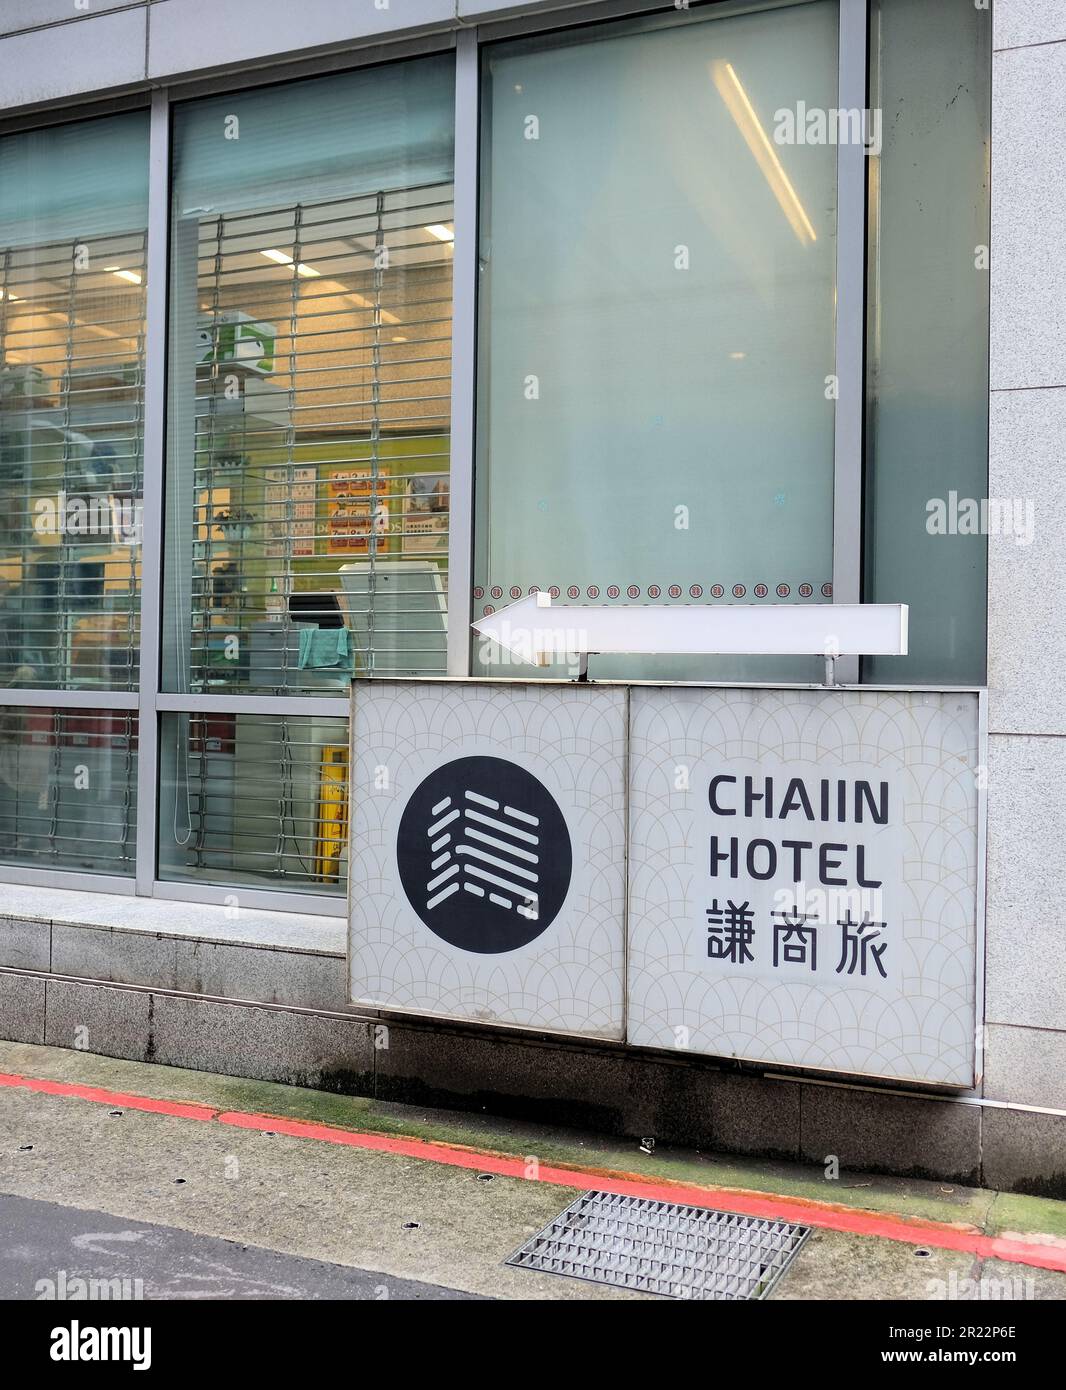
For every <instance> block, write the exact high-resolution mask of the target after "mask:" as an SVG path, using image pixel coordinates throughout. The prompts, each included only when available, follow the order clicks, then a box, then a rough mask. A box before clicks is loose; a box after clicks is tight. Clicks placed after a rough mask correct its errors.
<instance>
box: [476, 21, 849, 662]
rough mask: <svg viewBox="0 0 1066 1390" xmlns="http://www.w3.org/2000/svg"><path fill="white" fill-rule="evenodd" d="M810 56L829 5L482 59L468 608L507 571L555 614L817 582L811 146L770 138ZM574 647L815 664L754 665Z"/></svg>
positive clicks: (750, 599)
mask: <svg viewBox="0 0 1066 1390" xmlns="http://www.w3.org/2000/svg"><path fill="white" fill-rule="evenodd" d="M836 47H837V7H836V5H835V4H832V3H814V4H804V5H797V6H794V7H791V8H774V9H773V11H772V12H767V13H750V14H744V15H739V16H738V15H733V16H730V17H710V18H708V17H706V16H700V17H699V18H698V19H697V18H695V17H694V16H688V17H686V18H684V19H683V20H682V21H681V22H679V23H678V22H674V21H673V20H670V21H662V20H654V21H647V22H640V23H638V24H629V25H626V26H624V27H615V28H611V29H604V28H597V29H594V30H593V29H590V30H586V31H579V32H578V33H576V34H575V35H573V36H571V37H568V38H567V39H566V40H564V41H563V42H562V43H560V41H559V40H558V39H557V38H553V39H537V40H534V41H522V42H520V43H516V44H513V45H506V46H501V47H500V48H498V49H494V50H491V51H490V56H489V59H488V63H487V76H488V83H487V92H486V96H487V100H486V111H487V122H486V132H485V140H484V147H483V161H482V162H483V167H484V169H485V171H486V174H487V178H486V180H485V186H484V200H483V207H482V242H481V256H482V267H483V270H482V282H481V309H482V325H481V338H480V342H481V356H480V364H479V389H480V399H479V410H478V428H479V457H478V469H477V474H476V478H477V494H478V496H477V503H478V522H477V531H476V537H475V581H474V582H475V589H474V611H475V613H476V614H478V615H480V614H482V613H483V612H484V611H485V610H486V609H489V608H494V609H498V608H500V607H502V606H503V605H504V604H506V603H509V602H511V601H512V600H513V599H514V598H515V597H517V596H518V595H520V594H526V593H528V592H529V590H530V589H531V588H532V587H537V588H540V589H553V590H554V591H555V593H556V594H557V596H558V599H559V602H560V603H562V604H565V603H568V602H571V603H573V602H577V601H578V600H580V601H581V602H584V603H587V602H589V601H594V602H598V603H620V604H626V603H642V604H643V603H699V604H711V603H736V602H740V603H794V602H797V601H799V602H822V601H826V600H828V599H829V598H830V597H831V596H832V582H831V581H832V558H833V557H832V522H833V410H834V406H833V400H832V392H831V390H829V389H827V388H828V382H827V378H830V376H831V374H832V373H833V371H834V370H835V367H834V279H835V255H836V250H835V248H836V149H835V147H834V146H833V145H832V144H828V143H822V144H816V143H811V142H807V143H803V144H799V143H796V142H793V143H779V142H778V140H777V138H776V132H777V130H778V127H779V124H780V122H779V118H778V113H779V112H781V111H788V110H791V111H793V112H795V111H796V109H797V106H798V104H799V103H801V102H802V103H805V104H806V107H807V108H822V109H828V108H832V107H834V106H835V104H836V91H837V65H836ZM475 657H476V659H477V662H478V664H479V665H480V666H481V668H482V669H486V670H492V669H493V666H494V663H495V661H496V660H497V659H498V657H499V653H498V651H497V650H495V649H488V650H486V649H482V648H481V647H480V646H478V645H476V646H475ZM593 660H594V663H595V673H596V674H600V675H654V676H665V675H671V676H678V677H682V678H684V677H694V676H695V677H698V676H717V677H719V678H725V679H745V678H752V677H759V678H766V679H774V678H781V677H783V676H784V675H786V674H788V673H791V674H794V675H802V676H803V678H805V679H809V678H811V677H812V676H813V677H814V678H815V679H819V678H820V676H819V675H818V673H817V671H816V669H815V668H816V665H817V663H814V662H811V663H810V668H809V670H808V666H807V664H806V663H799V662H791V663H788V662H775V661H774V659H773V658H761V659H760V658H753V659H748V660H743V659H726V658H722V659H718V660H705V659H701V658H696V659H693V658H686V659H684V660H678V661H673V662H671V661H669V660H666V659H660V658H656V659H648V660H636V659H628V660H624V661H608V660H607V659H606V658H599V659H597V658H593ZM800 668H802V670H801V669H800ZM511 674H519V672H511ZM521 674H525V675H530V674H533V672H532V670H531V668H529V667H523V668H522V671H521ZM541 674H558V669H557V668H549V670H548V671H547V672H542V673H541Z"/></svg>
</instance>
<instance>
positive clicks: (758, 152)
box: [711, 58, 818, 245]
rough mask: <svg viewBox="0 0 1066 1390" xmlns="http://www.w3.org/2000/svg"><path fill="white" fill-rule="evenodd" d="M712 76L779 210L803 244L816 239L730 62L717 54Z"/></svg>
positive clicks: (713, 63) (775, 152) (808, 220)
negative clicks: (779, 207) (726, 61)
mask: <svg viewBox="0 0 1066 1390" xmlns="http://www.w3.org/2000/svg"><path fill="white" fill-rule="evenodd" d="M711 78H712V80H713V82H714V85H715V86H716V87H717V88H718V95H719V96H720V97H721V98H722V100H723V101H724V102H725V105H726V109H727V111H728V112H729V114H730V115H731V116H732V117H733V120H734V121H735V122H736V126H737V129H738V130H739V131H740V133H741V135H743V137H744V141H745V144H746V145H747V147H748V149H749V150H750V151H751V153H752V155H753V157H754V159H755V163H756V164H757V165H758V166H759V168H760V170H761V171H762V175H763V178H764V179H765V180H766V182H767V183H768V184H769V185H770V191H771V192H772V193H773V195H774V197H775V198H776V199H777V201H778V203H779V204H780V205H781V211H782V212H783V213H784V214H785V217H786V218H787V219H788V224H789V226H790V227H791V228H792V230H793V231H794V232H795V233H796V236H797V238H798V239H799V240H800V242H802V243H803V244H804V245H807V243H808V242H814V241H817V240H818V236H817V233H816V232H815V230H814V228H813V227H812V226H811V219H810V218H809V217H808V216H807V213H806V211H805V210H804V207H803V204H802V203H801V202H800V200H799V195H798V194H797V192H796V190H795V189H794V188H793V187H792V184H791V182H790V181H789V177H788V175H787V174H786V173H785V170H784V167H783V166H782V164H781V161H780V160H779V159H778V157H777V151H776V150H775V149H774V147H773V145H772V144H771V143H770V137H769V136H768V135H767V134H766V131H765V130H764V129H763V127H762V123H761V122H760V120H759V118H758V116H757V115H756V114H755V108H754V106H752V104H751V100H750V99H749V97H748V94H747V92H746V91H745V90H744V88H743V87H742V86H741V84H740V78H739V77H738V76H737V75H736V73H735V72H734V71H733V64H732V63H725V62H723V61H722V60H721V59H720V58H716V59H715V60H714V61H713V62H712V63H711Z"/></svg>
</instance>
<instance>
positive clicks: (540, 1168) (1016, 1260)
mask: <svg viewBox="0 0 1066 1390" xmlns="http://www.w3.org/2000/svg"><path fill="white" fill-rule="evenodd" d="M0 1086H14V1087H21V1088H23V1089H25V1090H30V1091H39V1092H41V1093H43V1094H45V1095H54V1096H64V1097H68V1098H71V1099H75V1100H89V1101H95V1102H96V1103H98V1104H101V1105H112V1106H116V1107H122V1108H123V1109H125V1110H144V1111H148V1112H150V1113H152V1114H158V1115H170V1116H173V1117H175V1118H177V1119H182V1120H216V1121H217V1122H218V1123H219V1124H224V1125H233V1126H235V1127H236V1128H238V1129H255V1130H259V1131H265V1130H269V1131H271V1132H272V1133H274V1134H285V1135H288V1136H290V1137H292V1138H295V1139H316V1140H318V1141H320V1142H322V1143H326V1144H340V1145H344V1146H346V1147H348V1148H354V1149H370V1150H376V1151H378V1152H381V1153H392V1154H401V1155H403V1156H404V1157H406V1158H417V1159H420V1160H422V1161H423V1162H426V1163H443V1164H446V1165H448V1166H449V1167H453V1168H467V1169H473V1170H476V1171H477V1172H479V1173H496V1174H499V1175H500V1176H501V1177H510V1178H521V1179H523V1180H525V1181H533V1182H546V1183H551V1184H553V1185H555V1186H559V1187H573V1188H589V1187H594V1188H595V1189H596V1190H597V1191H599V1192H614V1193H618V1194H620V1195H622V1196H626V1197H644V1198H647V1199H649V1200H651V1201H656V1202H684V1203H687V1204H688V1205H690V1206H695V1207H712V1208H717V1209H719V1210H726V1211H735V1212H737V1213H738V1214H740V1215H742V1216H755V1217H763V1218H766V1219H769V1220H775V1221H794V1222H798V1223H799V1224H801V1225H805V1226H817V1227H820V1228H821V1229H823V1230H828V1231H841V1232H844V1233H845V1234H848V1235H858V1236H874V1237H877V1238H879V1239H881V1240H895V1241H901V1242H903V1243H905V1244H908V1245H929V1246H935V1247H936V1248H938V1249H941V1250H958V1251H962V1252H963V1253H967V1254H972V1255H977V1256H980V1257H982V1258H993V1259H999V1260H1005V1261H1008V1262H1010V1263H1012V1264H1023V1265H1031V1266H1032V1267H1033V1268H1035V1269H1050V1270H1056V1271H1059V1272H1063V1273H1066V1244H1064V1245H1045V1244H1041V1243H1038V1242H1031V1241H1025V1240H1009V1239H1006V1238H1005V1237H1002V1236H986V1235H982V1234H981V1232H980V1231H977V1230H975V1229H974V1228H973V1227H972V1226H952V1225H949V1224H947V1223H945V1222H942V1221H931V1220H928V1219H926V1218H918V1217H914V1218H912V1217H906V1216H894V1215H891V1214H887V1213H880V1212H874V1211H868V1210H855V1209H854V1208H850V1207H840V1206H834V1205H832V1204H831V1203H828V1202H818V1201H815V1200H814V1199H813V1198H807V1197H778V1196H775V1195H773V1194H771V1193H765V1192H747V1191H743V1190H740V1189H737V1188H724V1187H717V1188H716V1187H695V1186H692V1185H691V1184H688V1183H683V1182H674V1181H672V1180H670V1179H654V1178H644V1177H641V1176H639V1175H637V1174H634V1175H632V1176H629V1175H626V1174H618V1173H611V1172H608V1173H604V1172H598V1171H596V1170H594V1169H581V1168H559V1167H553V1166H551V1165H549V1164H544V1163H534V1162H532V1161H530V1162H527V1161H526V1160H525V1159H522V1158H513V1157H510V1156H508V1155H506V1154H496V1153H485V1152H480V1151H478V1150H477V1149H467V1148H463V1147H461V1146H460V1145H452V1144H445V1143H439V1142H435V1141H432V1140H428V1139H409V1138H403V1137H400V1136H397V1135H388V1134H368V1133H363V1132H361V1131H356V1130H348V1129H339V1128H335V1127H334V1126H332V1125H324V1124H316V1123H312V1122H310V1121H306V1120H290V1119H285V1118H284V1117H282V1116H280V1115H259V1114H254V1113H250V1112H246V1111H241V1110H217V1109H215V1108H213V1107H211V1106H207V1105H196V1104H193V1103H188V1102H184V1101H170V1100H156V1099H153V1098H152V1097H151V1096H137V1095H130V1094H128V1093H127V1092H124V1091H107V1090H104V1089H102V1088H101V1087H98V1086H83V1085H80V1084H78V1083H77V1082H71V1081H47V1080H43V1079H38V1078H34V1077H26V1076H19V1075H17V1074H15V1073H5V1072H0Z"/></svg>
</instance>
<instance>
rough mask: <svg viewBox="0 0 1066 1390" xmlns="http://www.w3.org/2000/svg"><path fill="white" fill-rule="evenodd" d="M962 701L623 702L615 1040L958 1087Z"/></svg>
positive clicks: (964, 851) (971, 832) (759, 696)
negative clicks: (624, 854) (620, 948)
mask: <svg viewBox="0 0 1066 1390" xmlns="http://www.w3.org/2000/svg"><path fill="white" fill-rule="evenodd" d="M980 761H981V759H980V755H979V728H978V697H977V695H976V694H974V693H969V692H954V693H941V692H935V691H920V692H919V691H912V692H906V691H875V690H870V691H858V690H826V691H819V690H797V689H792V690H787V689H761V690H758V689H738V688H733V689H726V688H722V689H707V688H702V689H701V688H694V687H679V686H672V687H668V688H652V687H634V689H633V690H632V693H631V721H630V769H631V772H630V844H629V864H630V897H629V979H628V1041H629V1042H631V1043H636V1044H641V1045H644V1046H649V1047H667V1048H672V1049H687V1050H691V1051H694V1052H701V1053H710V1054H713V1055H716V1056H721V1057H738V1058H745V1059H748V1060H751V1061H759V1062H766V1063H780V1064H790V1065H794V1066H802V1067H812V1068H827V1069H830V1070H833V1071H838V1072H857V1073H866V1074H870V1075H876V1076H880V1077H893V1078H898V1079H901V1080H914V1081H925V1082H935V1083H942V1084H950V1085H962V1086H968V1085H972V1084H973V1081H974V1061H975V1028H976V959H977V932H976V923H977V891H978V846H977V827H978V775H977V774H978V767H979V763H980Z"/></svg>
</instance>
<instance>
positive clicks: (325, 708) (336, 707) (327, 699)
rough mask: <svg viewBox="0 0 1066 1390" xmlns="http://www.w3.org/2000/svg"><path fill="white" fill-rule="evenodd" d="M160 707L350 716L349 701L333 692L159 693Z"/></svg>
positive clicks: (194, 711)
mask: <svg viewBox="0 0 1066 1390" xmlns="http://www.w3.org/2000/svg"><path fill="white" fill-rule="evenodd" d="M155 707H156V709H157V710H160V711H165V712H167V713H174V714H266V715H271V714H276V715H293V714H314V715H321V716H322V717H323V718H331V719H338V718H339V719H347V717H348V710H349V706H348V701H347V699H345V698H344V696H337V697H333V696H329V695H245V694H244V693H243V692H241V691H234V692H233V693H232V694H229V695H192V694H187V695H168V694H165V693H160V694H159V695H157V696H156V701H155Z"/></svg>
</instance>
